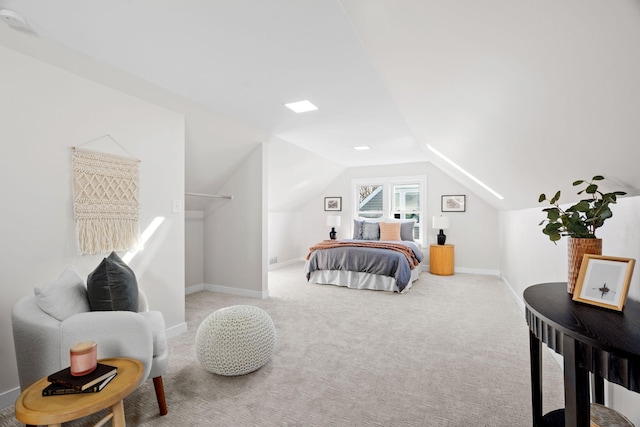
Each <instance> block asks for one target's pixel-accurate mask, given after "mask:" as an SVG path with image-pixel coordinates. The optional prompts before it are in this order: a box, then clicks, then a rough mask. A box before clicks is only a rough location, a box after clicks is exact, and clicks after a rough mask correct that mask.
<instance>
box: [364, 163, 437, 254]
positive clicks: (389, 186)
mask: <svg viewBox="0 0 640 427" xmlns="http://www.w3.org/2000/svg"><path fill="white" fill-rule="evenodd" d="M397 184H419V185H420V209H419V210H418V211H417V212H411V213H417V214H418V215H419V216H420V223H419V225H420V226H419V238H418V239H417V240H414V242H416V243H417V244H419V245H420V246H422V247H424V246H425V245H424V242H425V239H426V237H427V230H426V229H427V223H426V217H427V197H426V191H427V176H426V175H409V176H388V177H382V178H381V177H378V178H354V179H352V180H351V194H352V197H353V204H352V206H351V214H352V215H353V218H354V219H357V218H359V215H358V214H359V212H360V210H359V197H358V194H357V191H356V190H357V188H358V186H361V185H379V186H382V194H383V197H382V218H380V219H389V220H394V221H397V220H396V219H395V218H393V216H392V211H391V209H392V208H393V197H394V194H393V186H394V185H397ZM352 231H353V230H352Z"/></svg>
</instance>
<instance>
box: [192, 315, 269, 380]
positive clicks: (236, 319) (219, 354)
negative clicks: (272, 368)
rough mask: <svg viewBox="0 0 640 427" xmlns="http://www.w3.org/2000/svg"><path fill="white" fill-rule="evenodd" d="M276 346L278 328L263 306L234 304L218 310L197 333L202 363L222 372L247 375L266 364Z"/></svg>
mask: <svg viewBox="0 0 640 427" xmlns="http://www.w3.org/2000/svg"><path fill="white" fill-rule="evenodd" d="M275 346H276V328H275V326H274V325H273V321H272V320H271V317H269V315H268V314H267V312H265V311H264V310H262V309H261V308H258V307H254V306H251V305H232V306H230V307H225V308H221V309H220V310H217V311H214V312H213V313H211V314H210V315H209V316H207V318H206V319H204V320H203V321H202V323H201V324H200V326H199V327H198V332H197V333H196V353H197V355H198V361H199V362H200V364H201V365H202V366H203V367H204V368H205V369H207V370H208V371H210V372H213V373H214V374H218V375H228V376H231V375H244V374H248V373H249V372H253V371H255V370H257V369H260V368H261V367H262V366H264V364H266V363H267V362H268V361H269V359H270V358H271V356H272V355H273V351H274V350H275Z"/></svg>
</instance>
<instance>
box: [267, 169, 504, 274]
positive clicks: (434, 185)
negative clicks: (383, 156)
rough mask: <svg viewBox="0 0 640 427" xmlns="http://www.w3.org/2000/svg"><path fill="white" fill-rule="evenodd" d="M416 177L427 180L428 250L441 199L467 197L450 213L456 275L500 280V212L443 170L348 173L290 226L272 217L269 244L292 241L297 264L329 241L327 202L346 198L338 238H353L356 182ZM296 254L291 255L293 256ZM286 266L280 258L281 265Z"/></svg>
mask: <svg viewBox="0 0 640 427" xmlns="http://www.w3.org/2000/svg"><path fill="white" fill-rule="evenodd" d="M416 175H426V176H427V191H426V193H427V211H426V219H427V221H426V222H425V223H426V225H427V236H426V241H425V242H424V244H423V246H424V247H425V248H427V247H428V245H429V244H434V243H436V237H435V235H436V234H437V231H434V230H433V229H432V228H431V217H432V216H434V215H440V213H441V212H440V197H441V196H442V195H446V194H466V196H467V211H466V212H449V213H447V215H448V216H449V217H450V218H451V228H450V229H449V230H448V231H447V233H446V234H447V243H451V244H454V245H455V246H456V248H455V266H456V269H457V271H459V272H465V271H466V272H478V273H489V274H498V272H499V265H500V264H499V248H498V241H497V236H498V213H497V211H496V210H495V209H494V208H493V207H491V206H489V205H488V204H487V203H486V202H484V201H483V200H482V199H481V198H479V197H478V196H476V195H475V194H473V193H471V192H470V191H469V190H468V189H466V188H465V187H464V186H462V185H461V184H460V183H458V182H457V181H455V180H453V179H451V178H449V177H448V176H447V175H445V174H444V173H443V172H442V171H441V170H440V169H438V168H437V167H435V166H433V165H432V164H430V163H426V162H425V163H411V164H402V165H390V166H373V167H359V168H349V169H347V170H346V171H345V172H344V173H342V174H341V175H340V176H339V177H338V179H337V180H336V181H334V182H333V183H332V184H331V185H329V187H328V188H327V189H326V190H325V191H324V192H323V194H321V195H319V196H318V197H316V198H315V199H314V200H312V201H311V202H310V203H308V204H307V205H306V206H305V207H304V208H303V209H301V210H300V211H299V212H298V214H297V215H294V216H290V217H288V218H290V219H291V223H288V222H286V221H284V220H280V221H278V220H277V219H275V218H274V216H273V214H272V215H271V216H270V218H274V221H273V223H272V224H270V228H269V238H270V239H271V238H272V236H273V235H274V234H277V235H281V236H284V235H286V236H289V237H290V238H291V239H292V242H291V243H289V246H288V247H287V250H289V251H294V252H295V253H297V258H300V257H304V256H306V255H307V250H308V248H309V247H310V246H312V245H313V244H315V243H317V242H318V241H320V240H324V239H327V238H328V233H329V229H330V228H329V227H327V225H326V215H327V213H326V212H325V211H324V197H332V196H340V197H342V212H341V217H342V225H341V226H340V227H339V228H337V229H336V230H337V232H338V238H339V239H344V238H351V235H352V233H353V228H352V224H353V217H352V211H351V206H353V203H354V201H353V195H352V191H351V182H352V180H353V179H361V178H378V177H393V176H416ZM275 247H276V246H275V245H273V247H272V246H271V245H270V252H269V256H274V255H275V254H274V253H273V252H271V250H273V248H275ZM294 252H289V253H291V254H292V255H293V254H294ZM425 257H426V260H425V261H424V263H425V264H428V259H429V253H428V250H425ZM286 260H287V259H284V258H281V257H280V256H278V261H279V262H282V261H286Z"/></svg>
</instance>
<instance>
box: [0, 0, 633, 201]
mask: <svg viewBox="0 0 640 427" xmlns="http://www.w3.org/2000/svg"><path fill="white" fill-rule="evenodd" d="M0 7H1V8H9V9H12V10H14V11H17V12H19V13H21V14H23V15H24V16H25V18H26V19H27V21H28V23H29V25H30V26H31V29H32V30H33V33H32V34H36V35H37V37H41V38H46V39H50V40H52V41H55V42H57V43H59V44H62V45H64V46H67V47H69V48H71V49H74V50H76V51H78V52H81V53H83V54H85V55H87V56H90V57H92V58H94V59H95V60H97V61H101V62H103V63H105V64H108V65H107V66H109V67H112V68H114V69H119V70H122V71H124V72H127V73H130V74H132V75H134V76H136V77H138V78H140V79H144V80H145V81H148V82H150V83H151V84H154V85H157V86H160V87H163V88H166V89H168V90H170V91H171V92H173V93H176V94H178V95H180V96H182V97H185V98H188V99H191V100H193V101H195V102H197V103H198V104H200V105H203V106H205V107H206V108H208V109H210V110H212V111H214V112H216V113H218V114H220V115H221V116H223V117H228V118H229V119H230V120H231V121H233V123H234V126H236V124H237V123H245V124H246V126H247V127H248V128H250V129H258V130H259V131H261V132H264V133H265V134H268V135H271V136H270V138H272V140H273V141H276V142H275V143H274V144H273V146H274V147H275V148H277V149H278V150H279V151H278V153H279V154H278V156H275V158H272V160H273V161H276V160H277V161H278V162H279V163H278V167H275V168H270V169H269V170H270V182H274V183H284V182H301V181H302V179H303V178H302V176H301V175H300V170H301V168H300V164H296V162H297V161H298V160H300V161H303V160H301V159H305V158H307V157H308V156H307V155H305V154H304V153H303V152H301V151H299V150H307V151H309V152H311V153H313V156H311V157H309V158H308V159H307V160H305V162H306V164H307V165H309V162H311V160H310V159H311V158H313V159H314V160H313V162H315V164H316V165H317V164H320V163H322V162H323V161H324V162H327V161H329V162H330V163H331V164H336V167H335V170H336V171H337V170H339V169H340V168H341V167H342V168H344V167H350V166H364V165H376V164H390V163H405V162H415V161H424V160H427V161H431V162H433V163H434V164H436V165H437V166H439V167H440V168H442V169H443V170H445V171H446V172H448V173H449V174H451V175H452V176H453V177H454V178H456V179H458V180H459V181H461V182H462V183H463V184H465V185H467V186H468V187H469V188H470V189H471V190H472V191H474V192H476V193H477V194H478V195H479V196H481V197H483V198H485V199H486V200H487V202H489V203H490V204H492V205H493V206H495V207H496V208H498V209H518V208H526V207H532V206H535V205H536V204H537V195H538V194H539V193H540V192H543V191H544V192H554V191H555V190H557V189H562V190H565V193H566V194H567V195H569V194H570V193H571V191H569V190H570V183H571V182H572V181H573V180H575V179H579V178H590V177H591V176H592V175H594V174H603V175H605V176H606V177H607V178H609V179H610V180H611V181H612V185H613V186H614V187H615V189H623V190H626V191H628V192H630V193H632V194H638V188H639V187H640V168H637V167H636V159H637V158H638V157H639V155H640V144H638V140H639V136H640V120H637V119H636V117H635V116H636V115H637V112H638V111H639V110H640V109H639V107H640V79H638V77H637V76H638V75H640V2H638V1H637V0H617V1H615V2H602V1H601V0H565V1H563V2H557V1H554V0H541V1H536V2H513V1H510V0H486V1H482V2H479V1H476V0H452V1H442V0H422V1H418V0H415V1H408V0H406V1H405V0H402V1H395V0H394V1H391V0H385V1H383V0H342V1H337V0H304V1H299V0H296V1H292V0H269V1H263V0H234V1H222V0H220V1H209V2H201V1H197V0H182V1H177V0H176V1H162V2H152V1H143V0H98V1H91V2H87V1H83V0H58V1H56V2H45V1H34V2H21V1H18V0H0ZM0 42H2V41H0ZM300 99H309V100H311V101H312V102H314V103H315V104H316V105H318V107H320V109H319V110H318V111H315V112H309V113H303V114H300V115H296V114H294V113H292V112H290V111H288V110H286V109H285V108H284V107H283V104H284V103H286V102H290V101H297V100H300ZM220 122H221V126H224V120H221V121H220ZM232 129H233V128H232V127H231V128H229V131H228V132H229V133H234V134H236V133H235V132H234V131H233V130H232ZM246 133H247V134H250V135H255V132H254V131H247V132H246ZM242 134H243V132H239V133H237V135H242ZM240 138H241V136H240ZM252 143H255V141H252ZM287 144H288V145H287ZM364 144H366V145H369V146H371V147H372V149H371V150H369V151H366V152H356V151H354V150H353V149H352V147H353V146H356V145H364ZM427 144H429V145H430V146H432V147H433V148H435V149H436V150H438V151H439V152H441V153H442V154H444V155H445V156H446V157H448V158H449V159H450V160H451V161H453V162H454V163H456V164H457V165H459V166H461V167H462V168H464V170H466V171H467V172H468V173H470V174H472V175H473V176H475V177H477V178H479V179H480V180H482V181H483V182H484V183H485V184H486V185H488V186H489V187H491V188H492V189H493V190H495V191H496V192H498V193H500V194H501V195H502V196H503V197H504V198H503V199H502V200H500V199H498V198H496V197H494V196H493V195H492V194H490V193H489V192H488V191H487V190H486V189H484V188H483V187H481V186H480V185H478V184H477V183H475V182H474V181H472V180H471V179H470V178H469V177H468V176H467V175H465V174H464V173H462V172H460V171H459V170H458V169H456V168H455V167H453V166H451V165H450V164H449V163H447V162H445V161H443V160H442V159H441V158H440V157H438V156H436V155H434V154H433V152H432V151H430V150H428V149H427ZM294 146H295V147H297V148H296V149H292V147H294ZM232 147H234V146H233V145H230V144H219V145H218V144H216V141H207V142H198V143H197V144H196V143H191V144H189V143H188V144H187V151H188V152H187V153H186V159H187V162H190V161H193V162H194V163H196V162H197V161H201V162H202V159H203V158H206V156H204V157H203V156H202V155H201V154H202V153H206V154H207V156H210V157H216V156H215V153H214V152H215V151H220V152H223V151H224V153H226V154H224V156H225V157H224V158H225V159H226V161H225V163H227V165H232V164H233V162H234V158H235V161H240V160H241V158H242V156H244V155H246V149H244V150H238V153H237V154H233V153H234V150H233V149H230V148H232ZM190 159H191V160H190ZM323 159H324V160H323ZM282 160H290V162H286V161H282ZM309 168H310V166H309V167H307V168H306V169H307V170H310V169H309ZM206 169H207V168H206V167H202V165H200V166H199V167H193V168H190V167H189V164H187V174H188V176H187V177H186V178H187V183H188V185H189V183H193V186H194V187H198V188H187V191H204V190H206V188H205V187H207V186H208V187H212V186H213V187H215V183H211V180H210V179H209V178H208V177H207V176H206ZM311 170H312V169H311ZM331 175H332V173H329V174H327V175H325V178H324V179H325V180H326V179H330V176H331ZM318 176H319V174H318ZM320 181H321V180H320ZM325 185H326V183H325ZM321 187H322V185H318V186H317V187H316V188H315V190H314V191H321ZM289 190H290V188H289ZM273 191H277V189H274V190H273ZM309 194H310V192H309V191H307V192H300V194H299V198H298V199H297V200H301V199H304V197H305V196H307V197H308V195H309ZM277 199H278V197H274V201H273V203H274V205H277V207H275V206H270V208H273V209H278V210H280V209H293V208H294V206H295V205H296V202H290V204H288V205H287V203H286V202H284V200H293V199H291V198H284V197H280V201H277ZM564 201H569V199H565V200H564Z"/></svg>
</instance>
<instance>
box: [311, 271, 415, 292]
mask: <svg viewBox="0 0 640 427" xmlns="http://www.w3.org/2000/svg"><path fill="white" fill-rule="evenodd" d="M421 271H422V270H421V268H420V266H418V267H416V268H414V269H413V270H411V280H410V281H409V283H408V284H407V286H405V288H404V289H403V291H402V292H401V293H404V292H406V291H407V290H409V288H411V285H412V283H413V282H414V281H416V280H417V279H418V277H419V276H420V272H421ZM309 282H312V283H317V284H319V285H336V286H346V287H347V288H351V289H370V290H373V291H388V292H398V285H397V284H396V279H394V278H393V277H388V276H381V275H378V274H371V273H360V272H357V271H343V270H316V271H313V272H311V273H310V277H309Z"/></svg>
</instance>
